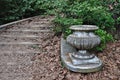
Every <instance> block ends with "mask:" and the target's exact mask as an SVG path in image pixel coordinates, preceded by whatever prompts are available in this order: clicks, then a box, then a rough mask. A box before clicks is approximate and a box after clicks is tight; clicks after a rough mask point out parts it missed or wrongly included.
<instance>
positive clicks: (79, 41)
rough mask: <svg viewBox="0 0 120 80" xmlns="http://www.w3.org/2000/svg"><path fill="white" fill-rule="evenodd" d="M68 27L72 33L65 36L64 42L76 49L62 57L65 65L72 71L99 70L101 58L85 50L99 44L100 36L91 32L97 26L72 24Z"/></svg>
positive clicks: (86, 71)
mask: <svg viewBox="0 0 120 80" xmlns="http://www.w3.org/2000/svg"><path fill="white" fill-rule="evenodd" d="M70 29H71V30H73V34H70V35H69V36H68V37H67V39H66V42H67V43H68V44H70V45H71V46H72V47H74V48H76V50H77V51H76V52H72V53H69V56H67V53H66V55H65V56H66V57H63V62H64V63H65V65H66V67H67V68H69V69H70V70H72V71H75V72H83V73H88V72H95V71H98V70H100V69H101V66H102V62H101V60H99V59H98V58H97V57H96V56H95V55H94V54H92V53H89V52H88V51H87V50H90V49H92V48H94V47H95V46H97V45H99V44H100V37H99V36H97V35H95V34H94V32H93V31H95V30H97V29H98V27H97V26H95V25H73V26H71V27H70ZM65 59H66V61H65ZM68 60H69V61H70V62H68Z"/></svg>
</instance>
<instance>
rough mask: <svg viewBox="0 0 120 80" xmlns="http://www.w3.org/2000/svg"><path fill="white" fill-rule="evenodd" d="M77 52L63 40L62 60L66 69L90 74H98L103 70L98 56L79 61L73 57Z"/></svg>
mask: <svg viewBox="0 0 120 80" xmlns="http://www.w3.org/2000/svg"><path fill="white" fill-rule="evenodd" d="M73 52H77V51H76V49H75V48H74V47H72V46H71V45H69V44H68V43H67V42H66V40H64V39H63V38H62V39H61V60H62V63H63V64H64V66H65V67H66V68H68V69H69V70H71V71H74V72H81V73H89V72H96V71H99V70H100V69H101V68H102V61H101V60H99V59H98V58H97V57H96V56H94V57H92V58H89V59H77V58H74V57H73V56H72V53H73Z"/></svg>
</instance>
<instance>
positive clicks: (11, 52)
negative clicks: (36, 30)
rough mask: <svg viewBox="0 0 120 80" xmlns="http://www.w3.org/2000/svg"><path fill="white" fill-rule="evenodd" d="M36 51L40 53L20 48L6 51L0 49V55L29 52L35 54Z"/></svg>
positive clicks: (26, 53)
mask: <svg viewBox="0 0 120 80" xmlns="http://www.w3.org/2000/svg"><path fill="white" fill-rule="evenodd" d="M37 53H41V52H40V51H36V50H35V51H34V50H27V51H22V50H15V51H12V50H8V51H1V52H0V56H1V55H5V56H6V55H24V54H25V55H29V54H37Z"/></svg>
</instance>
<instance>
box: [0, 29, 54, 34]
mask: <svg viewBox="0 0 120 80" xmlns="http://www.w3.org/2000/svg"><path fill="white" fill-rule="evenodd" d="M3 31H7V32H44V33H46V32H52V31H51V30H32V29H31V30H28V29H26V30H0V32H3Z"/></svg>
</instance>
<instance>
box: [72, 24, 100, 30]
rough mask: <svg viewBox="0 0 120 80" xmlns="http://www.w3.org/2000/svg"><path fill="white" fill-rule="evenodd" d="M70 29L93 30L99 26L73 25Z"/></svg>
mask: <svg viewBox="0 0 120 80" xmlns="http://www.w3.org/2000/svg"><path fill="white" fill-rule="evenodd" d="M70 29H71V30H75V31H93V30H97V29H98V27H97V26H96V25H72V26H71V27H70Z"/></svg>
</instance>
